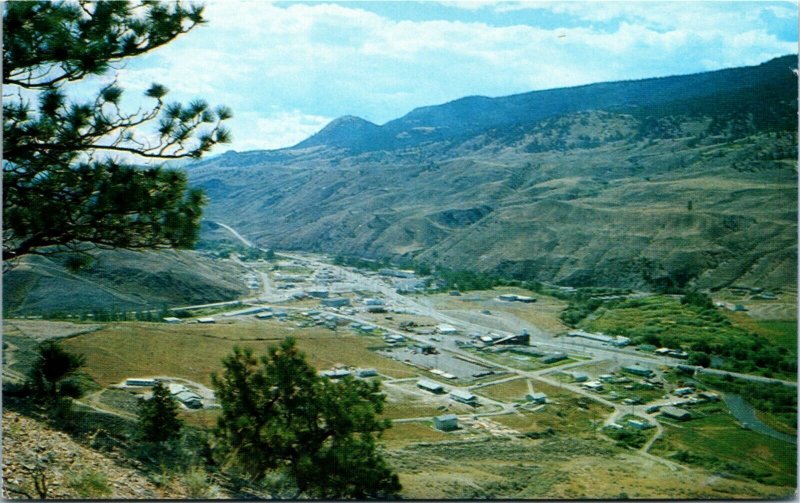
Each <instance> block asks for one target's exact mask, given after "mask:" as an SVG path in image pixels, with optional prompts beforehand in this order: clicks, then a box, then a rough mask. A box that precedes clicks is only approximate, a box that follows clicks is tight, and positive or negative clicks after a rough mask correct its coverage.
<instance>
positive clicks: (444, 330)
mask: <svg viewBox="0 0 800 503" xmlns="http://www.w3.org/2000/svg"><path fill="white" fill-rule="evenodd" d="M436 331H437V332H439V333H440V334H442V335H455V334H457V333H458V329H457V328H456V327H454V326H452V325H447V324H445V323H442V324H441V325H439V326H438V327H436Z"/></svg>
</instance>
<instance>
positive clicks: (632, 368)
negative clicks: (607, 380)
mask: <svg viewBox="0 0 800 503" xmlns="http://www.w3.org/2000/svg"><path fill="white" fill-rule="evenodd" d="M622 370H623V371H625V372H627V373H629V374H633V375H637V376H642V377H651V376H652V375H653V371H652V370H650V369H648V368H645V367H639V366H638V365H628V366H627V367H622Z"/></svg>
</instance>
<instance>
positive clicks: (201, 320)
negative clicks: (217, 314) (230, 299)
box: [197, 318, 217, 323]
mask: <svg viewBox="0 0 800 503" xmlns="http://www.w3.org/2000/svg"><path fill="white" fill-rule="evenodd" d="M216 322H217V320H215V319H214V318H197V323H216Z"/></svg>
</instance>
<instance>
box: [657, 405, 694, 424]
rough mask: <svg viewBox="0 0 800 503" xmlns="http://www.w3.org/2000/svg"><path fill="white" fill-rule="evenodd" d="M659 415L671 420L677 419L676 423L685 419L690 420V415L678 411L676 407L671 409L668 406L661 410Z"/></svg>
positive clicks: (684, 411)
mask: <svg viewBox="0 0 800 503" xmlns="http://www.w3.org/2000/svg"><path fill="white" fill-rule="evenodd" d="M661 414H662V415H663V416H665V417H669V418H671V419H677V420H678V421H686V420H687V419H691V418H692V415H691V414H690V413H689V411H687V410H683V409H679V408H677V407H673V406H671V405H668V406H666V407H662V408H661Z"/></svg>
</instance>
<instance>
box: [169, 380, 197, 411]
mask: <svg viewBox="0 0 800 503" xmlns="http://www.w3.org/2000/svg"><path fill="white" fill-rule="evenodd" d="M168 389H169V393H170V395H172V396H173V397H174V398H175V399H176V400H178V401H179V402H180V403H182V404H183V405H184V406H185V407H187V408H189V409H201V408H202V407H203V399H202V398H201V397H200V395H198V394H197V393H195V392H194V391H192V390H190V389H189V388H187V387H186V386H184V385H182V384H175V383H170V384H169V386H168Z"/></svg>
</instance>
